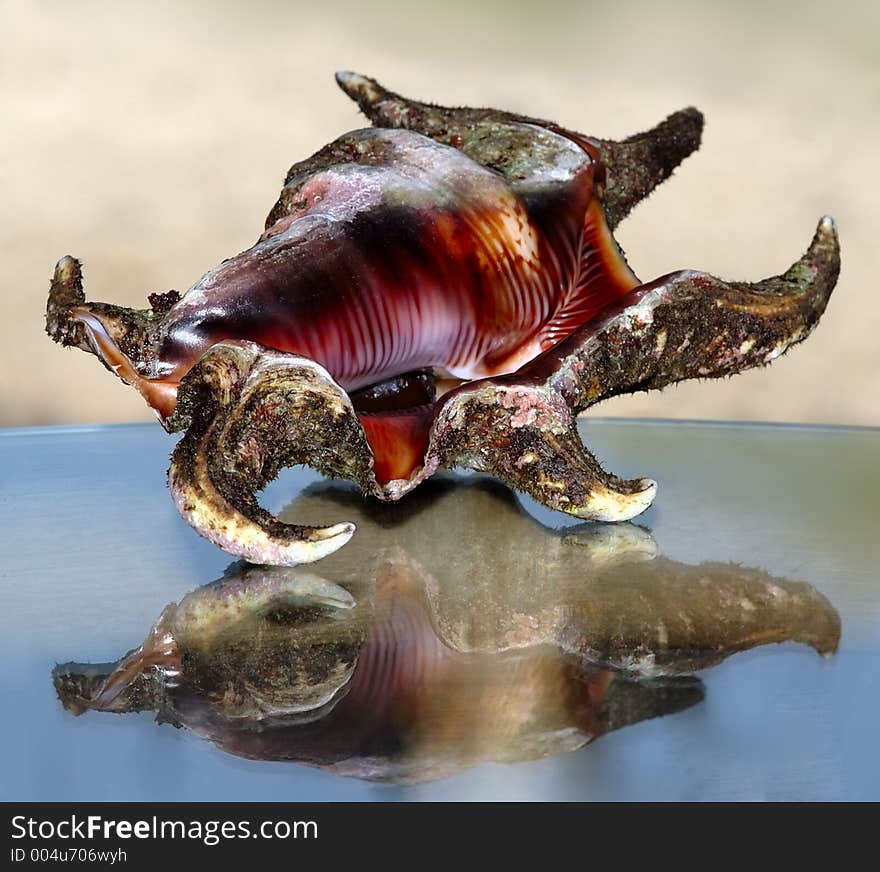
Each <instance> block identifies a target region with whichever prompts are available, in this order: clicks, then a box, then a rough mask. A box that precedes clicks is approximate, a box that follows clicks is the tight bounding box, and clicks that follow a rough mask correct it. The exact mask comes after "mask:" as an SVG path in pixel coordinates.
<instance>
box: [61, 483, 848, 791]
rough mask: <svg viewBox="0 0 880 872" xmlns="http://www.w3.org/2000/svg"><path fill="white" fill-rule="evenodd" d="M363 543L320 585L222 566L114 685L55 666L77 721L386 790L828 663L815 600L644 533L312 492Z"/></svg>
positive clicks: (548, 749) (507, 501)
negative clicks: (811, 662) (724, 681)
mask: <svg viewBox="0 0 880 872" xmlns="http://www.w3.org/2000/svg"><path fill="white" fill-rule="evenodd" d="M328 504H332V506H331V507H336V508H338V507H340V505H343V506H344V508H345V509H346V511H348V512H350V513H352V514H353V515H357V516H358V517H357V519H356V520H357V522H358V526H359V528H360V530H361V535H360V536H359V537H357V538H356V539H355V540H354V541H353V543H352V545H351V547H350V548H347V549H343V550H342V551H340V552H338V553H337V554H334V555H332V556H331V557H329V558H327V559H326V560H325V561H324V562H322V563H321V566H320V569H321V573H320V575H318V574H316V573H315V572H313V571H307V570H305V569H302V568H295V567H272V568H265V567H253V566H245V565H242V564H234V565H233V566H232V567H231V568H230V570H229V571H228V572H227V574H226V575H225V576H224V577H223V578H222V579H220V580H218V581H216V582H214V583H212V584H209V585H206V586H204V587H201V588H198V589H197V590H195V591H193V592H191V593H189V594H187V595H186V596H185V597H184V598H183V599H182V600H181V601H180V602H179V603H178V604H176V605H170V606H168V607H167V608H166V609H165V610H164V611H163V612H162V614H161V615H160V617H159V618H158V620H157V621H156V623H155V625H154V626H153V628H152V629H151V631H150V633H149V635H148V637H147V639H146V640H145V641H144V643H143V644H142V645H141V646H140V647H138V648H136V649H135V650H133V651H131V652H130V653H129V654H127V655H126V656H125V657H123V658H122V659H121V660H119V661H118V662H117V663H112V664H103V665H100V664H99V665H86V664H78V663H68V664H64V665H61V666H59V667H57V668H56V669H55V672H54V674H53V677H54V681H55V686H56V689H57V691H58V694H59V697H60V699H61V701H62V702H63V704H64V706H65V707H66V708H67V709H68V711H71V712H73V713H75V714H80V713H82V712H84V711H86V710H88V709H94V710H99V711H110V712H128V711H139V710H155V711H156V712H157V716H158V719H159V720H160V721H163V722H170V723H173V724H175V725H177V726H183V727H186V728H187V729H189V730H192V731H193V732H195V733H196V734H198V735H200V736H202V737H203V738H205V739H208V740H209V741H211V742H213V743H214V744H216V745H218V746H219V747H221V748H223V749H224V750H225V751H228V752H229V753H232V754H235V755H238V756H241V757H248V758H253V759H261V760H288V761H295V762H302V763H307V764H311V765H315V766H320V767H322V768H324V769H328V770H331V771H334V772H338V773H341V774H345V775H353V776H357V777H360V778H367V779H372V780H380V781H389V782H396V783H407V782H409V783H411V782H418V781H427V780H432V779H436V778H440V777H444V776H448V775H451V774H453V773H455V772H457V771H460V770H462V769H465V768H468V767H470V766H473V765H476V764H478V763H480V762H483V761H498V762H510V761H518V760H530V759H536V758H539V757H544V756H548V755H552V754H559V753H564V752H570V751H573V750H575V749H577V748H580V747H581V746H583V745H585V744H586V743H588V742H590V741H591V740H593V739H595V738H597V737H598V736H601V735H602V734H604V733H607V732H610V731H612V730H615V729H618V728H620V727H624V726H627V725H628V724H632V723H635V722H637V721H640V720H644V719H646V718H652V717H657V716H659V715H665V714H671V713H673V712H676V711H680V710H682V709H685V708H688V707H689V706H692V705H694V704H696V703H698V702H699V701H700V700H701V699H702V698H703V694H704V690H703V684H702V682H701V680H700V679H699V678H697V677H696V676H694V675H693V674H692V673H693V672H695V671H696V670H699V669H703V668H705V667H708V666H711V665H712V664H714V663H717V662H719V661H720V660H723V659H724V658H725V657H727V656H729V655H730V654H732V653H735V652H737V651H742V650H746V649H749V648H752V647H755V646H757V645H763V644H767V643H770V642H783V641H794V642H800V643H803V644H806V645H810V646H812V647H813V648H814V649H815V650H816V651H818V652H819V653H821V654H824V655H828V654H831V653H833V652H834V651H835V650H836V648H837V644H838V641H839V637H840V619H839V616H838V614H837V612H836V611H835V610H834V608H833V607H832V606H831V605H830V604H829V603H828V601H827V600H826V599H825V598H824V597H823V596H822V595H821V594H819V593H818V592H817V591H816V590H815V589H814V588H812V587H811V586H810V585H808V584H805V583H801V582H795V581H789V580H786V579H781V578H776V577H772V576H770V575H768V574H767V573H764V572H762V571H760V570H755V569H748V568H744V567H741V566H738V565H735V564H720V563H712V564H701V565H699V566H693V565H688V564H684V563H678V562H675V561H672V560H669V559H667V558H664V557H662V556H658V555H657V548H656V544H655V542H654V540H653V538H652V537H651V535H650V534H649V533H648V532H647V531H645V530H644V529H642V528H640V527H636V526H632V525H607V526H602V525H595V524H590V525H583V526H581V527H573V528H571V527H570V528H567V529H565V530H562V531H554V530H548V529H546V528H544V527H542V526H541V525H540V524H538V523H537V522H535V521H534V520H533V519H532V518H530V517H529V516H527V515H526V514H524V513H523V512H522V510H521V509H520V508H519V505H518V503H517V502H516V500H515V498H513V497H512V496H511V494H510V492H509V491H508V490H507V489H505V488H503V487H502V486H500V485H495V484H493V483H490V482H485V481H477V482H475V483H471V484H458V485H457V486H454V487H453V485H451V484H450V483H448V482H442V481H438V482H436V483H434V484H433V486H432V485H429V486H427V487H426V488H425V489H423V491H422V492H420V493H418V494H416V495H414V496H413V497H411V498H410V499H408V500H406V501H405V503H404V504H402V505H400V507H399V508H397V507H391V509H390V511H389V507H388V506H381V507H380V508H379V509H376V507H375V506H373V505H372V504H370V503H366V502H364V501H363V499H362V498H361V497H360V495H359V494H357V493H356V492H353V491H351V490H348V489H346V488H342V487H333V486H326V485H325V486H322V487H321V488H320V489H316V490H312V491H310V492H307V493H306V494H305V495H304V496H303V497H301V498H300V499H299V500H297V501H296V503H295V504H294V506H292V509H294V510H295V512H296V514H297V516H298V517H303V516H306V517H308V516H309V515H311V514H319V513H321V512H322V511H326V510H327V508H328Z"/></svg>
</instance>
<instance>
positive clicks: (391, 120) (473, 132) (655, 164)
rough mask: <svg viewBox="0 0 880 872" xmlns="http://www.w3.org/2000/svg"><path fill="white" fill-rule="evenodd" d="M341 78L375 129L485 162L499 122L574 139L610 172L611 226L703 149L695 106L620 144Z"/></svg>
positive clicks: (605, 193)
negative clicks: (406, 133)
mask: <svg viewBox="0 0 880 872" xmlns="http://www.w3.org/2000/svg"><path fill="white" fill-rule="evenodd" d="M336 82H337V84H338V85H339V87H340V88H342V90H343V91H344V92H345V93H346V94H348V96H349V97H351V98H352V99H353V100H354V101H355V102H356V103H357V104H358V106H359V108H360V110H361V111H362V112H363V113H364V115H366V116H367V118H369V120H370V121H371V122H372V123H373V124H374V125H375V126H376V127H403V128H406V129H408V130H415V131H417V132H419V133H422V134H424V135H425V136H430V137H431V138H432V139H436V140H438V141H439V142H445V143H446V144H448V145H454V146H456V147H457V148H462V149H463V150H465V151H466V152H467V153H468V154H470V155H471V156H472V157H473V158H474V159H475V160H477V161H478V162H480V163H486V162H487V158H486V155H485V154H483V153H482V152H481V150H482V149H483V148H485V147H486V143H487V140H489V141H491V136H487V134H489V133H494V132H497V128H498V127H499V126H501V127H503V126H508V127H509V126H511V125H524V124H527V125H537V126H539V127H543V128H545V129H547V130H549V131H552V132H554V133H558V134H561V135H562V136H565V137H568V138H570V139H572V140H574V141H575V142H577V143H578V144H579V145H580V146H581V147H582V148H584V149H585V150H586V151H588V153H589V154H590V155H591V156H592V157H594V158H598V159H599V160H600V161H601V164H602V166H603V168H604V170H605V174H606V177H605V180H604V184H603V190H602V191H601V193H602V200H603V206H604V208H605V214H606V216H607V220H608V226H609V228H610V229H611V230H614V228H615V227H617V225H618V224H619V223H620V222H621V221H622V220H623V219H624V218H625V217H626V216H627V215H628V214H629V213H630V212H631V211H632V209H633V208H634V207H635V206H636V204H638V203H639V202H640V201H641V200H643V199H645V198H646V197H647V196H648V195H649V194H650V193H651V192H652V191H653V190H654V189H655V188H656V187H657V186H658V185H659V184H660V183H661V182H663V181H665V180H666V179H668V178H669V176H671V175H672V173H673V171H674V170H675V168H676V167H677V166H678V165H679V164H680V163H681V162H682V161H683V160H684V159H685V158H686V157H688V156H689V155H691V154H693V152H695V151H696V150H697V149H698V148H699V147H700V140H701V137H702V132H703V123H704V119H703V115H702V113H701V112H700V111H699V110H697V109H695V108H694V107H693V106H689V107H687V108H686V109H681V110H679V111H678V112H673V113H672V114H671V115H669V116H668V117H667V118H666V119H665V120H664V121H662V122H661V123H660V124H658V125H657V126H656V127H654V128H652V129H651V130H647V131H645V132H643V133H638V134H635V135H634V136H630V137H628V138H627V139H625V140H623V141H621V142H615V141H614V140H610V139H598V138H595V137H591V136H585V135H584V134H581V133H577V132H573V131H570V130H566V129H565V128H563V127H561V126H560V125H558V124H556V123H554V122H552V121H543V120H541V119H537V118H530V117H528V116H524V115H516V114H514V113H510V112H501V111H498V110H497V109H471V108H464V107H463V108H451V107H445V106H435V105H432V104H430V103H421V102H419V101H416V100H410V99H408V98H406V97H402V96H401V95H400V94H396V93H394V92H393V91H390V90H388V89H387V88H385V87H384V86H382V85H380V84H379V83H378V82H377V81H376V80H375V79H371V78H368V77H367V76H362V75H360V74H358V73H352V72H339V73H337V74H336ZM490 153H491V152H490ZM489 162H490V163H491V160H490V161H489ZM502 169H503V168H502Z"/></svg>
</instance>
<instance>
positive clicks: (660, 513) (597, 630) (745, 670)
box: [0, 419, 880, 801]
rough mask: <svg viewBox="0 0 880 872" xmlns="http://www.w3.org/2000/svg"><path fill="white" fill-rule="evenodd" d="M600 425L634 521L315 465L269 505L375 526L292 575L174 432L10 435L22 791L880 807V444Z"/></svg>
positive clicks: (8, 788) (13, 789) (16, 766)
mask: <svg viewBox="0 0 880 872" xmlns="http://www.w3.org/2000/svg"><path fill="white" fill-rule="evenodd" d="M582 427H583V432H584V435H585V438H587V440H588V442H589V444H590V446H591V448H592V449H593V450H594V451H595V452H596V454H597V456H598V457H599V458H600V459H602V460H603V461H604V462H605V464H606V465H607V467H608V468H611V469H614V470H615V472H617V473H618V474H620V475H623V476H627V477H635V476H639V475H647V476H650V477H652V478H654V479H656V480H657V481H658V483H659V492H658V497H657V500H656V502H655V505H654V506H653V507H652V508H650V509H649V510H648V511H647V512H646V513H645V514H644V515H642V516H641V517H639V518H638V519H636V520H637V523H634V524H621V525H596V524H584V523H582V522H579V521H578V520H577V519H574V518H568V517H566V516H563V515H559V514H554V513H552V512H549V511H547V510H545V509H543V508H542V507H540V506H538V505H536V504H535V503H534V502H532V501H531V500H529V499H528V498H525V497H520V496H516V495H512V494H511V493H510V492H508V491H507V490H505V489H504V488H503V487H501V486H499V485H497V484H495V483H493V482H492V481H491V480H489V479H486V478H483V477H479V476H476V475H456V476H446V477H442V478H440V479H439V480H438V481H436V482H434V483H428V484H426V485H424V486H423V487H421V488H419V489H418V490H417V491H416V492H415V493H414V494H413V495H411V496H410V497H408V498H406V499H405V500H404V501H402V502H401V503H399V504H397V505H394V506H381V505H378V504H375V503H373V502H371V501H366V500H364V499H363V498H362V497H361V496H360V495H359V493H358V492H356V491H353V490H352V489H351V488H350V487H348V486H347V485H345V484H344V483H339V482H335V483H334V482H326V481H323V480H322V479H321V478H320V477H319V476H318V475H317V474H315V473H313V472H312V471H311V470H305V469H292V470H285V471H284V472H283V473H282V475H281V476H280V477H279V478H278V479H277V480H276V481H275V482H273V483H272V484H271V485H270V487H269V488H268V489H267V490H266V491H265V492H264V493H263V495H262V498H261V501H262V503H263V505H265V506H266V507H267V508H269V509H271V510H272V511H275V512H281V510H282V509H284V512H283V513H282V517H283V519H285V520H291V519H296V520H297V521H298V522H312V523H317V522H321V523H330V522H335V521H337V520H354V521H355V522H356V523H357V525H358V531H357V533H356V534H355V537H354V539H353V540H352V541H351V542H350V543H349V544H348V545H346V546H345V548H343V549H342V550H341V551H340V552H338V553H337V554H335V555H333V556H331V557H329V558H326V559H325V560H323V561H320V562H318V563H315V564H311V565H309V566H303V567H296V568H292V569H274V570H273V569H270V568H264V567H248V566H245V565H242V564H240V563H234V562H233V563H231V562H230V558H229V557H228V556H227V555H225V554H224V553H222V552H221V551H219V550H217V549H216V548H214V547H213V546H211V545H210V544H209V543H207V542H206V541H204V540H202V539H200V538H199V537H198V536H197V535H196V534H195V533H194V532H193V531H191V530H190V529H189V528H188V527H187V526H186V525H185V524H184V523H183V522H182V521H181V520H180V518H179V517H178V515H177V513H176V511H175V509H174V507H173V505H172V503H171V500H170V498H169V495H168V492H167V489H166V487H165V476H164V472H165V469H166V467H167V458H168V455H169V453H170V450H171V448H172V444H173V443H172V440H171V438H170V437H168V436H167V435H166V434H164V433H163V432H162V431H161V429H160V428H159V427H158V426H148V425H146V426H145V425H132V426H115V427H94V428H46V429H33V430H7V431H2V433H0V494H2V500H0V514H2V523H0V529H2V530H3V542H4V564H3V568H2V570H0V574H2V581H0V596H2V600H0V602H2V609H0V621H2V633H0V645H2V649H3V650H2V662H3V664H4V668H3V688H2V692H3V701H4V711H5V717H4V718H3V726H2V743H0V744H2V748H3V766H2V772H3V777H2V779H0V785H2V786H0V799H3V800H7V801H8V800H171V799H174V800H243V801H247V800H283V801H286V800H343V799H344V800H525V799H529V800H602V801H608V800H632V799H646V800H667V799H669V800H702V799H728V800H813V799H830V800H844V799H846V800H855V799H874V800H876V799H878V798H880V762H878V752H877V747H876V733H877V727H876V723H877V720H878V716H880V581H878V572H877V567H878V562H880V536H878V533H880V525H878V518H880V513H878V509H877V505H876V503H875V502H874V500H875V499H876V496H877V494H878V493H880V431H877V430H872V429H857V428H852V429H850V428H820V427H790V426H769V425H768V426H764V425H738V424H713V423H695V422H681V421H678V422H673V421H650V422H649V421H628V420H603V419H588V420H586V421H584V422H582ZM285 507H286V508H285ZM169 604H173V605H171V606H169ZM166 607H168V608H166ZM157 721H158V722H157ZM175 727H177V728H175Z"/></svg>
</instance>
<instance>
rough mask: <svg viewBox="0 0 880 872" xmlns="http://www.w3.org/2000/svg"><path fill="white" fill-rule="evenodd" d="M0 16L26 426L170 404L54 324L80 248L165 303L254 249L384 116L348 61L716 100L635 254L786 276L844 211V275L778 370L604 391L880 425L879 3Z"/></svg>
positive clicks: (18, 371)
mask: <svg viewBox="0 0 880 872" xmlns="http://www.w3.org/2000/svg"><path fill="white" fill-rule="evenodd" d="M0 30H2V32H3V34H4V40H3V50H2V53H0V118H2V139H0V250H2V264H3V266H2V272H0V276H2V278H0V281H2V296H0V300H2V302H0V305H2V318H0V355H2V356H3V360H2V363H3V370H4V377H3V379H2V381H0V399H2V403H0V425H27V424H48V423H61V422H97V421H134V420H151V416H150V414H149V413H148V411H147V409H146V407H145V406H144V405H143V403H142V401H141V400H140V398H139V397H138V396H137V394H136V393H135V392H134V391H133V390H131V389H129V388H126V387H125V386H124V385H122V383H120V382H118V381H116V380H114V379H113V378H112V377H111V376H110V374H109V373H107V372H106V371H105V370H104V369H103V368H102V367H101V366H100V365H99V364H98V362H97V361H96V360H95V359H94V358H92V357H90V356H88V355H85V354H83V353H82V352H79V351H73V350H62V349H61V348H59V347H58V346H55V345H53V344H52V343H51V342H50V341H49V340H48V338H47V337H46V336H45V335H44V334H43V313H44V306H45V299H46V291H47V288H48V281H49V277H50V275H51V272H52V268H53V266H54V263H55V261H56V260H57V258H58V257H60V256H61V255H63V254H66V253H70V254H74V255H76V256H78V257H80V258H81V259H82V260H83V261H84V264H85V279H86V293H87V295H88V296H89V298H90V299H96V300H105V301H110V302H115V303H120V304H125V305H138V306H141V305H143V304H144V301H145V297H146V294H147V293H149V292H152V291H162V290H167V289H168V288H177V289H179V290H181V291H183V290H185V289H186V288H187V287H189V285H190V284H192V283H193V282H194V281H196V280H197V279H198V278H199V276H200V275H201V274H202V273H203V272H205V271H207V270H208V269H209V268H210V267H212V266H213V265H215V264H216V263H218V262H219V261H220V260H222V259H223V258H224V257H227V256H229V255H231V254H234V253H235V252H237V251H240V250H241V249H244V248H247V247H248V246H249V245H250V244H251V243H252V242H253V241H254V240H255V239H256V237H257V235H258V234H259V232H260V230H261V229H262V222H263V219H264V218H265V215H266V213H267V211H268V210H269V208H270V206H271V205H272V204H273V203H274V201H275V198H276V196H277V193H278V189H279V187H280V184H281V181H282V179H283V176H284V173H285V171H286V169H287V167H288V166H289V164H291V163H292V162H293V161H294V160H297V159H299V158H302V157H304V156H306V155H308V154H310V153H311V152H312V151H314V150H315V149H317V148H318V147H320V146H321V145H323V144H324V143H326V142H328V141H330V140H331V139H333V138H335V137H336V136H337V135H338V134H340V133H342V132H343V131H345V130H348V129H351V128H354V127H358V126H362V123H363V122H362V121H361V119H360V117H359V116H358V114H357V112H356V108H355V106H354V104H352V103H350V102H349V100H348V99H347V98H346V97H345V96H344V95H343V94H342V93H341V92H339V91H337V89H336V86H335V84H334V82H333V79H332V73H333V71H334V70H336V69H354V70H357V71H359V72H363V73H366V74H369V75H372V76H375V77H377V78H379V79H380V80H381V81H383V82H384V83H386V84H387V85H389V86H390V87H392V88H394V89H396V90H400V91H402V92H404V93H406V94H408V95H410V96H413V97H418V98H422V99H426V100H432V101H435V102H442V103H447V104H471V105H494V106H498V107H501V108H509V109H512V110H518V111H522V112H524V113H528V114H532V115H538V116H543V117H550V118H553V119H555V120H558V121H560V122H562V123H564V124H565V125H567V126H569V127H573V128H576V129H580V130H582V131H584V132H586V133H590V134H596V135H600V136H605V137H623V136H626V135H628V134H630V133H634V132H636V131H639V130H642V129H644V128H646V127H649V126H651V125H653V124H655V123H656V122H657V121H659V120H660V119H661V118H663V117H664V116H665V115H666V114H668V113H669V112H671V111H672V110H674V109H677V108H679V107H682V106H686V105H688V104H694V105H696V106H698V107H699V108H700V109H702V110H703V112H704V113H705V114H706V117H707V129H706V133H705V139H704V143H703V147H702V149H701V151H700V152H699V153H698V154H697V155H696V156H694V157H693V158H691V159H690V160H688V161H687V162H686V163H685V164H684V166H683V167H682V168H681V169H680V170H679V172H678V174H677V175H676V176H675V177H674V178H673V179H672V180H670V181H669V182H668V183H667V184H666V185H664V186H663V187H662V188H661V189H660V190H659V191H658V192H657V193H656V194H655V195H654V196H653V197H652V198H651V200H650V201H649V202H647V203H645V204H643V205H642V206H641V207H640V208H638V209H637V210H636V212H635V213H634V214H633V215H632V216H631V217H630V218H629V219H628V220H627V221H626V222H625V223H624V224H623V225H622V227H621V228H620V231H619V233H618V237H619V239H620V241H621V243H622V245H623V247H624V249H625V250H626V252H627V254H628V257H629V260H630V263H631V264H632V266H633V268H634V269H635V270H636V272H637V273H638V274H639V275H640V276H641V277H642V279H643V280H648V279H651V278H653V277H656V276H657V275H660V274H662V273H664V272H668V271H670V270H673V269H677V268H682V267H693V268H699V269H704V270H709V271H711V272H714V273H716V274H719V275H721V276H724V277H728V278H737V279H743V280H746V279H749V280H751V279H758V278H761V277H763V276H765V275H771V274H775V273H777V272H780V271H781V270H783V269H785V268H787V267H788V265H789V264H790V263H791V262H792V261H793V260H794V259H796V258H797V257H798V256H799V255H800V254H801V252H802V251H803V249H804V248H805V246H806V245H807V243H808V241H809V239H810V237H811V235H812V233H813V230H814V227H815V224H816V221H817V219H818V218H819V217H820V216H821V215H822V214H823V213H826V212H828V213H830V214H832V215H834V216H835V217H836V218H837V220H838V223H839V227H840V233H841V239H842V245H843V259H844V265H843V272H842V274H841V279H840V283H839V285H838V289H837V291H836V292H835V295H834V297H833V299H832V301H831V305H830V307H829V310H828V312H827V314H826V315H825V318H824V320H823V322H822V323H821V324H820V325H819V328H818V329H817V331H816V333H815V334H814V335H813V336H812V337H811V338H810V339H809V340H808V341H807V342H806V343H805V344H803V345H801V346H799V347H797V348H796V349H794V350H793V351H792V352H791V353H790V354H789V355H787V356H786V357H785V358H783V359H782V360H780V361H777V362H776V363H775V364H774V365H773V366H772V367H771V368H770V369H766V370H762V371H759V372H752V373H748V374H746V375H742V376H738V377H736V378H735V379H731V380H725V381H723V382H702V383H689V384H687V385H683V386H680V387H677V388H672V389H669V390H667V391H665V392H663V393H662V394H651V395H642V396H637V397H628V398H623V399H620V400H615V401H613V402H609V403H607V404H605V405H604V406H601V407H599V410H598V412H599V413H600V414H611V415H652V416H653V415H656V416H662V417H681V418H731V419H752V420H781V421H814V422H838V423H848V424H874V425H876V424H880V409H878V403H877V399H878V394H880V391H878V388H880V354H878V349H880V342H878V340H877V333H878V328H880V324H878V320H880V318H878V316H880V291H878V289H877V287H876V281H877V275H878V272H880V263H878V257H877V254H876V252H877V250H878V232H880V226H878V220H877V218H878V207H877V198H878V194H880V185H878V182H880V4H878V3H875V2H870V0H855V2H849V0H839V2H836V3H833V4H829V3H824V4H821V5H820V4H816V5H815V6H809V5H806V4H804V3H798V2H791V3H772V2H771V3H753V2H749V0H734V2H722V3H699V2H696V0H692V2H687V3H649V2H644V3H625V2H582V3H576V2H556V0H544V2H540V3H535V2H527V3H524V2H501V0H483V2H480V3H477V2H473V0H467V2H462V0H444V2H442V3H441V2H434V3H430V4H425V5H424V7H423V8H420V7H419V6H417V5H416V4H413V3H404V2H402V0H373V2H370V3H363V2H355V3H349V2H339V0H334V2H332V3H315V2H309V3H302V4H300V3H292V2H291V3H284V2H278V0H276V2H268V0H263V2H260V0H249V2H232V3H230V2H227V3H207V2H192V3H186V4H184V3H181V2H162V0H151V2H149V3H126V4H121V3H119V4H117V3H112V4H111V3H107V2H104V3H98V2H86V0H77V2H76V3H63V2H45V0H44V2H29V3H25V2H8V0H0Z"/></svg>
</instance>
